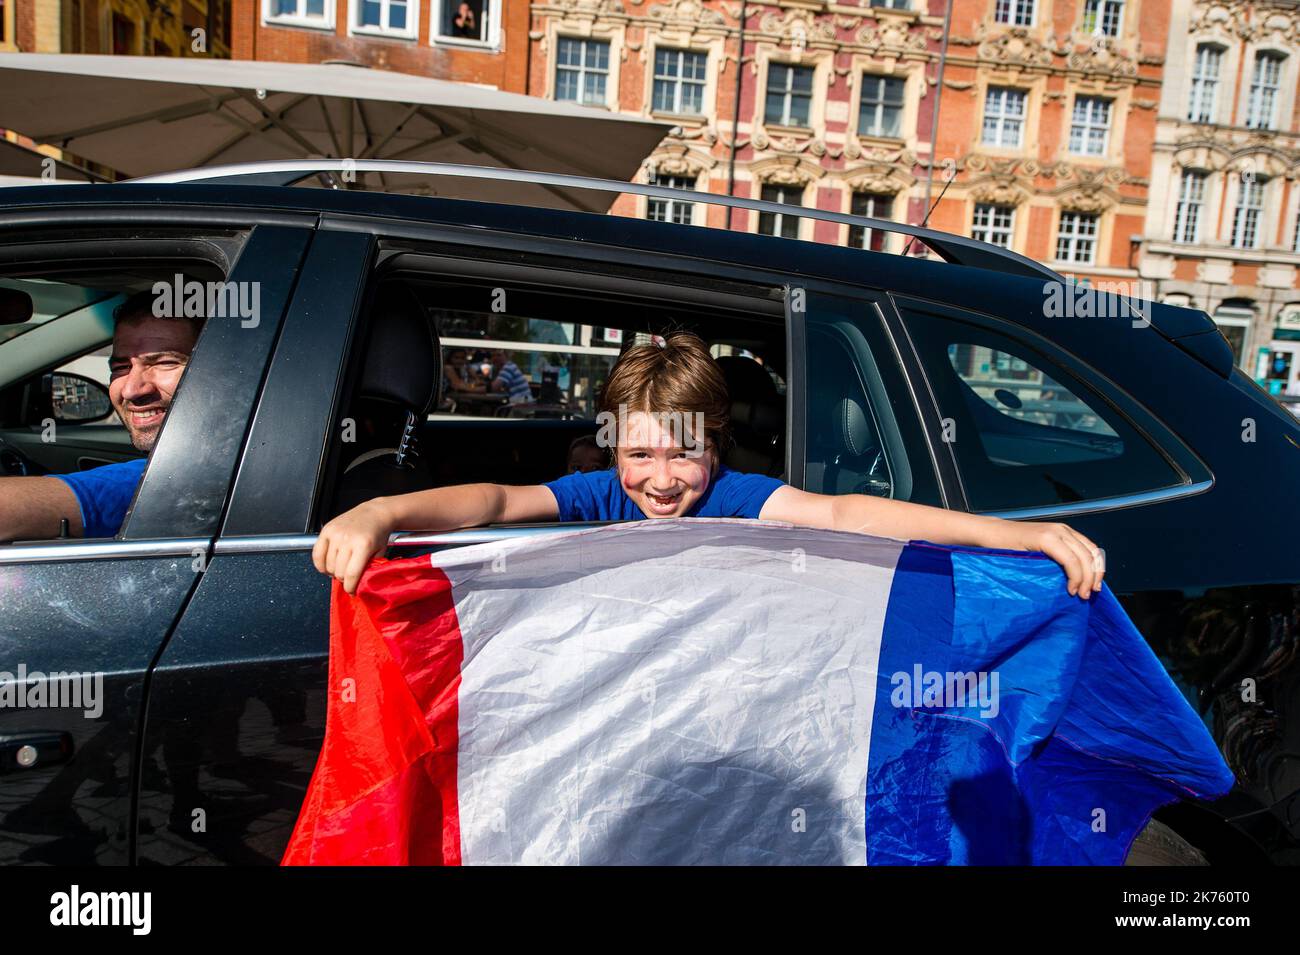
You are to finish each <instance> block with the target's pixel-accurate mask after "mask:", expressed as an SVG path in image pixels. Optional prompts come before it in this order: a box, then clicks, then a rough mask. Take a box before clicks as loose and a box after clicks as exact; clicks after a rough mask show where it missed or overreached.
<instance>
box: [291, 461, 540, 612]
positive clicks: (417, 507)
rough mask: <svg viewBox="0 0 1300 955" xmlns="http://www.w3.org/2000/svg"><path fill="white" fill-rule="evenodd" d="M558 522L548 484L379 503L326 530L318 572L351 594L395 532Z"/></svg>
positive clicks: (442, 490)
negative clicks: (341, 585)
mask: <svg viewBox="0 0 1300 955" xmlns="http://www.w3.org/2000/svg"><path fill="white" fill-rule="evenodd" d="M559 516H560V506H559V504H558V503H557V502H556V500H555V494H554V493H552V491H551V489H550V488H549V487H547V486H546V485H544V484H531V485H523V486H513V485H508V484H461V485H457V486H455V487H438V488H433V489H432V490H429V491H416V492H415V493H413V494H398V495H396V496H394V497H376V498H373V499H372V500H369V501H366V502H365V503H364V504H359V505H357V506H356V507H354V508H353V509H352V510H350V511H347V512H346V513H343V514H340V515H339V516H338V517H336V518H334V520H332V521H330V522H329V523H328V524H326V525H325V526H324V527H322V528H321V532H320V536H319V537H318V538H317V539H316V546H315V547H314V548H312V552H311V559H312V563H313V564H315V565H316V569H317V570H319V571H320V572H321V573H322V574H328V575H329V576H331V577H334V578H336V579H337V580H340V581H342V582H343V589H344V590H346V591H347V592H348V593H350V594H351V593H356V589H357V582H358V581H359V580H360V579H361V574H362V572H363V571H364V570H365V569H366V565H367V564H369V563H370V560H371V558H372V557H374V556H375V555H376V554H382V553H383V552H384V551H385V550H386V549H387V548H388V536H389V535H390V534H392V533H393V532H394V531H398V530H428V531H446V530H455V529H456V528H460V527H480V526H482V525H484V524H522V523H527V522H529V521H554V520H558V519H559Z"/></svg>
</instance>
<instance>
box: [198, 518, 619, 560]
mask: <svg viewBox="0 0 1300 955" xmlns="http://www.w3.org/2000/svg"><path fill="white" fill-rule="evenodd" d="M615 523H620V522H618V521H604V522H594V523H573V524H546V525H536V526H524V527H466V528H462V529H460V530H454V531H403V532H401V533H397V534H393V535H391V536H390V537H389V538H388V546H389V547H442V546H461V545H464V544H486V543H490V542H492V541H502V540H517V539H519V538H525V537H545V536H548V535H550V534H564V533H568V532H571V531H577V530H590V529H592V528H595V527H603V526H604V525H605V524H615ZM316 538H317V535H316V534H267V535H264V536H252V535H250V536H247V537H223V538H221V539H220V540H218V541H217V543H216V545H215V546H214V547H213V553H214V554H217V555H223V554H271V553H278V552H285V551H288V552H294V551H297V552H301V551H310V550H311V549H312V548H313V547H315V546H316Z"/></svg>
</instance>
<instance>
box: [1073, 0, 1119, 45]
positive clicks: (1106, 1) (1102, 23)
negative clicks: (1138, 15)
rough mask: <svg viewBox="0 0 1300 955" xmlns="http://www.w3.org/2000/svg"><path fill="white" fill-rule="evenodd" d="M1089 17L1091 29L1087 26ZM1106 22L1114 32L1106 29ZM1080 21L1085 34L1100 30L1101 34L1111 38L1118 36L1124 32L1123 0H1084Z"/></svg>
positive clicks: (1089, 34) (1088, 34)
mask: <svg viewBox="0 0 1300 955" xmlns="http://www.w3.org/2000/svg"><path fill="white" fill-rule="evenodd" d="M1107 14H1111V16H1107ZM1089 17H1092V19H1093V26H1092V29H1089V28H1088V19H1089ZM1107 22H1109V23H1111V25H1112V26H1113V27H1114V30H1115V32H1114V33H1112V32H1110V30H1107V29H1106V24H1107ZM1080 23H1081V25H1082V27H1083V33H1084V34H1085V35H1087V36H1091V35H1092V33H1093V31H1094V30H1100V31H1101V35H1102V36H1107V37H1110V38H1111V39H1114V38H1116V37H1118V36H1119V35H1120V34H1122V33H1123V32H1124V0H1084V3H1083V19H1082V20H1081V21H1080Z"/></svg>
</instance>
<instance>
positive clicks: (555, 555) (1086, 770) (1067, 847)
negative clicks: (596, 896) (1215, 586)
mask: <svg viewBox="0 0 1300 955" xmlns="http://www.w3.org/2000/svg"><path fill="white" fill-rule="evenodd" d="M330 654H331V656H330V678H329V679H330V684H329V687H330V689H329V703H328V714H327V723H326V738H325V744H324V747H323V749H322V752H321V756H320V759H319V761H318V764H317V767H316V771H315V773H314V775H313V778H312V781H311V785H310V787H309V790H308V793H307V798H306V800H305V802H304V805H303V809H302V812H301V814H300V816H299V820H298V825H297V827H296V828H295V831H294V834H293V837H292V839H291V841H290V845H289V848H288V849H287V851H286V853H285V857H284V863H285V864H352V863H359V864H377V863H378V864H406V863H414V864H461V863H464V864H510V863H525V864H528V863H536V864H697V863H698V864H706V863H715V864H773V863H803V864H863V863H871V864H951V863H986V864H987V863H997V864H1085V863H1100V864H1118V863H1120V862H1122V861H1123V858H1124V855H1125V854H1126V852H1127V849H1128V845H1129V843H1130V842H1131V840H1132V838H1133V837H1134V835H1135V834H1136V833H1137V832H1138V831H1139V830H1140V829H1141V827H1142V826H1143V825H1144V824H1145V822H1146V820H1147V818H1148V817H1149V815H1150V813H1151V812H1152V811H1153V810H1154V809H1155V808H1156V807H1158V806H1159V805H1161V804H1163V803H1166V802H1169V801H1171V800H1173V799H1178V798H1189V797H1199V798H1212V797H1215V796H1218V795H1220V794H1222V793H1223V792H1225V791H1226V790H1227V789H1228V788H1229V787H1230V786H1231V783H1232V777H1231V774H1230V773H1229V772H1228V770H1227V767H1226V766H1225V765H1224V764H1223V761H1222V760H1221V759H1220V758H1219V755H1218V753H1217V751H1216V750H1215V748H1214V745H1213V742H1212V740H1211V739H1210V737H1209V736H1208V734H1207V733H1206V731H1205V729H1204V726H1203V725H1202V724H1201V722H1200V721H1199V719H1197V717H1196V716H1195V714H1194V713H1192V711H1191V710H1190V708H1189V707H1188V706H1187V704H1186V702H1185V701H1184V700H1183V699H1182V697H1181V696H1180V695H1179V694H1178V693H1177V691H1176V689H1175V688H1174V687H1173V685H1172V683H1171V682H1170V681H1169V678H1168V677H1167V676H1166V675H1165V673H1164V671H1163V669H1162V668H1161V667H1160V665H1159V663H1158V661H1156V659H1155V657H1154V656H1153V655H1152V653H1151V651H1150V650H1149V649H1148V648H1147V646H1146V644H1145V643H1144V642H1143V641H1142V639H1141V637H1140V635H1139V634H1138V633H1137V632H1136V630H1135V629H1134V628H1133V626H1132V624H1131V623H1130V622H1129V621H1128V619H1127V618H1126V617H1125V616H1124V614H1123V611H1122V610H1121V609H1120V608H1119V605H1118V604H1117V603H1116V602H1115V600H1114V598H1113V597H1112V596H1111V595H1110V593H1109V591H1105V590H1104V591H1103V592H1102V593H1101V594H1098V595H1096V596H1094V598H1093V599H1092V600H1091V601H1087V602H1085V601H1080V600H1078V599H1077V598H1073V597H1070V596H1069V595H1068V594H1067V593H1066V591H1065V580H1064V576H1063V575H1062V574H1061V571H1060V568H1058V567H1057V566H1056V565H1055V564H1054V563H1053V562H1051V561H1049V560H1047V559H1046V558H1043V557H1041V556H1035V555H1026V554H1014V555H1013V554H1005V553H998V552H991V551H975V550H968V549H954V548H946V547H937V546H935V545H929V544H923V543H917V544H909V545H906V546H904V545H903V544H901V543H899V542H895V541H886V540H880V539H877V538H871V537H866V536H863V535H858V534H849V533H842V532H833V531H819V530H811V529H806V528H794V527H790V526H788V525H781V524H774V523H771V522H761V521H744V520H705V519H678V520H671V521H646V522H640V523H637V524H623V525H615V526H610V527H603V528H599V529H595V530H587V531H577V532H572V533H567V534H559V535H550V536H545V537H537V538H524V539H518V540H511V541H503V542H497V543H491V544H483V545H475V546H470V547H464V548H458V549H455V550H449V551H443V552H440V553H438V554H435V555H433V556H432V558H429V557H419V558H409V559H404V560H396V561H382V560H381V561H376V562H374V563H373V564H372V565H371V567H370V568H369V569H368V570H367V572H366V574H365V576H364V577H363V578H362V582H361V585H360V588H359V591H358V594H357V596H356V597H349V596H347V595H346V594H344V593H343V592H342V590H341V588H339V587H338V586H337V584H336V585H335V591H334V595H333V600H332V604H331V650H330ZM934 673H937V674H948V675H952V674H957V675H958V678H957V680H956V681H955V682H954V683H953V685H960V680H961V677H962V675H966V676H970V675H972V674H976V673H980V674H984V675H985V676H988V675H990V674H994V673H996V674H997V680H996V683H994V682H993V681H992V680H986V683H985V690H988V689H989V688H990V687H991V686H996V688H997V694H996V700H993V699H992V698H991V696H990V694H989V693H987V692H986V693H984V695H983V696H979V695H978V694H974V693H972V695H971V696H970V697H969V698H963V697H961V696H960V695H958V696H956V697H954V696H953V694H952V693H951V692H949V693H948V695H947V696H944V695H943V694H942V693H939V694H931V696H928V697H927V696H926V695H925V694H924V693H922V692H921V691H920V690H919V689H918V690H916V691H915V692H913V691H911V690H909V691H908V692H907V693H904V692H903V691H902V689H900V686H901V685H902V684H905V683H908V682H909V678H912V677H916V678H918V679H916V680H912V682H915V683H916V686H917V687H920V686H921V684H922V682H923V681H921V680H920V679H919V677H921V676H922V675H926V674H934ZM926 680H927V681H928V680H929V677H928V676H927V677H926ZM991 702H996V706H990V705H989V704H990V703H991Z"/></svg>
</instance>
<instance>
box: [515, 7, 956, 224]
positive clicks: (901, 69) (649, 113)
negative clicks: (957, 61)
mask: <svg viewBox="0 0 1300 955" xmlns="http://www.w3.org/2000/svg"><path fill="white" fill-rule="evenodd" d="M935 6H938V8H939V10H940V11H941V10H942V6H941V5H940V4H935ZM742 10H743V12H744V16H745V24H744V41H743V45H744V49H743V56H741V55H740V53H741V51H740V47H741V38H740V32H741V31H740V19H741V16H742ZM942 26H943V18H942V16H941V15H932V14H931V13H929V12H926V11H920V10H905V9H891V8H872V7H870V6H868V5H866V4H865V3H864V4H863V5H862V6H856V5H849V4H836V3H828V2H822V0H788V2H784V3H779V4H778V3H768V4H761V3H746V4H744V5H742V4H741V3H740V2H739V0H736V2H729V0H722V2H719V0H666V2H654V0H542V2H534V3H533V4H532V29H531V31H530V33H529V38H530V41H531V42H532V44H533V56H532V69H531V74H530V77H529V92H531V93H534V94H537V95H543V96H547V97H549V98H559V99H573V100H576V101H578V102H588V103H591V104H593V105H598V106H605V107H608V108H610V109H617V110H621V111H623V112H629V113H634V114H637V115H642V116H646V117H653V118H655V119H661V120H668V121H671V122H673V123H675V124H676V126H675V128H674V130H673V132H672V134H671V135H669V136H668V137H667V138H665V140H664V141H663V142H662V143H661V144H660V146H659V148H658V149H656V150H655V151H654V153H653V154H651V155H650V156H649V157H647V159H646V161H645V164H644V166H643V169H642V173H641V177H640V180H641V181H647V180H651V179H655V178H658V179H659V181H662V182H668V183H671V184H672V185H676V186H680V187H684V188H695V189H697V190H700V191H705V192H713V193H723V194H726V193H727V192H728V191H730V192H732V193H733V194H735V195H739V196H753V197H755V198H759V197H764V196H766V197H767V198H771V199H776V200H777V201H782V202H786V203H792V204H797V205H803V206H815V207H817V208H821V209H828V210H832V211H838V212H848V211H850V209H859V210H862V209H865V208H866V204H868V203H870V204H871V210H872V214H876V215H879V216H881V217H882V218H895V219H902V220H907V221H919V219H920V217H921V215H923V214H924V213H923V211H922V210H921V207H920V202H921V201H922V199H923V196H922V193H921V192H920V191H919V189H918V186H919V185H921V184H923V181H924V176H925V165H924V164H925V161H926V160H927V159H928V152H929V142H928V132H927V130H928V127H929V116H930V113H931V106H930V103H931V101H932V100H933V88H934V83H933V76H932V73H933V68H934V64H935V63H936V62H937V56H938V50H939V41H940V39H941V38H942ZM575 67H576V69H575ZM588 67H590V69H588ZM575 80H576V82H575ZM866 84H872V86H871V88H870V89H869V90H865V92H866V96H867V99H868V100H870V102H871V104H872V106H871V108H869V109H868V108H859V104H860V103H861V102H862V99H863V93H864V86H865V85H866ZM864 121H865V122H864ZM662 205H663V204H655V203H651V202H648V201H647V200H646V199H644V198H637V197H627V196H625V197H622V198H621V199H620V200H619V202H618V203H617V204H616V206H615V207H614V210H613V211H614V212H616V213H620V214H625V215H638V216H646V215H655V216H667V215H672V216H674V217H675V218H677V219H678V221H682V220H683V219H689V221H694V222H696V223H697V224H708V225H711V226H719V227H725V226H726V225H727V224H728V220H727V211H726V210H725V209H722V208H719V207H713V206H705V207H695V208H691V209H687V210H681V209H669V210H664V209H663V208H662ZM671 205H674V206H675V205H676V204H671ZM763 218H764V219H765V220H767V217H763ZM783 218H784V217H783ZM730 226H731V228H735V229H742V230H748V231H755V230H758V229H763V230H764V231H781V232H782V233H783V234H787V235H789V234H795V233H796V232H797V233H798V234H799V235H801V236H802V237H804V238H811V239H816V240H817V241H823V242H837V243H845V242H848V241H851V240H852V241H859V242H862V241H870V237H864V236H860V235H859V236H856V237H850V236H849V235H848V231H849V230H848V227H847V226H839V225H835V224H833V223H824V222H818V223H814V222H812V221H811V220H806V219H803V220H800V219H798V218H797V217H794V216H791V217H789V218H785V219H784V221H762V222H760V217H758V216H756V215H753V214H750V213H748V212H743V211H739V210H736V211H734V212H733V213H732V218H731V221H730ZM882 239H883V237H881V239H878V240H877V241H878V242H879V241H881V240H882ZM895 241H896V239H895ZM895 250H897V247H895Z"/></svg>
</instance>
